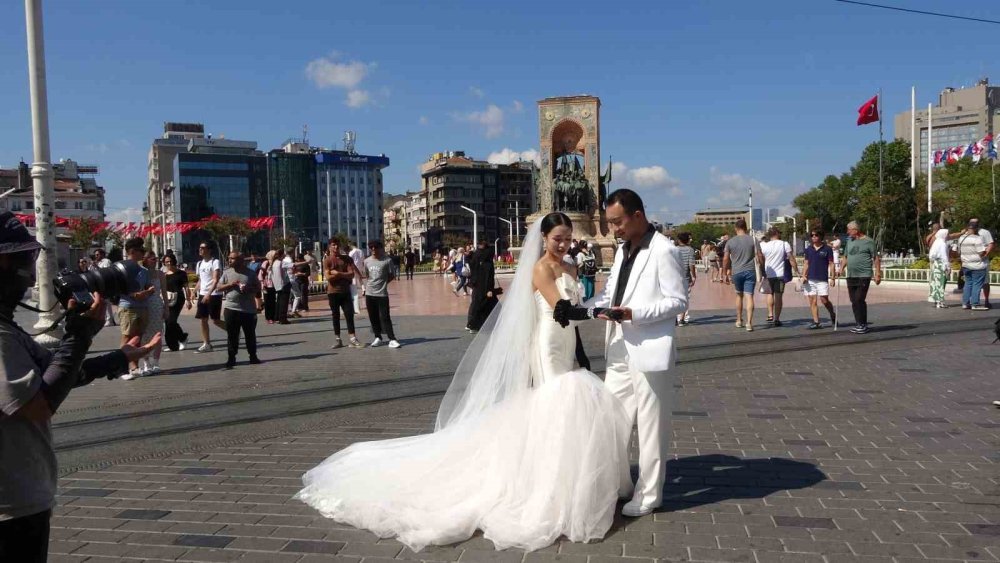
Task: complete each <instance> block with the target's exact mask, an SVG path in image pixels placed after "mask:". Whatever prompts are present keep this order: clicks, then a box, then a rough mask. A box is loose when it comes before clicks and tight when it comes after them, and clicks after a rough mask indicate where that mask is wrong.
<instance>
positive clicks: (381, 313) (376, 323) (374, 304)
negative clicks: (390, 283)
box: [365, 295, 396, 340]
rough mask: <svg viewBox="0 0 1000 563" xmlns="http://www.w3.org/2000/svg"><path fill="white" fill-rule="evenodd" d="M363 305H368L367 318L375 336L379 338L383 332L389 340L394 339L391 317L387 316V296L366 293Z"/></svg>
mask: <svg viewBox="0 0 1000 563" xmlns="http://www.w3.org/2000/svg"><path fill="white" fill-rule="evenodd" d="M365 306H366V307H368V320H369V321H371V323H372V334H374V335H375V338H381V336H382V333H383V332H385V334H386V336H388V337H389V340H395V339H396V333H395V332H393V330H392V317H390V316H389V298H388V297H372V296H371V295H366V296H365Z"/></svg>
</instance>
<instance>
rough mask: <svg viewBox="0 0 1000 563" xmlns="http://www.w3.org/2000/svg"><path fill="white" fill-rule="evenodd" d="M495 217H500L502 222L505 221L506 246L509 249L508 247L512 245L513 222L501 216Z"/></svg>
mask: <svg viewBox="0 0 1000 563" xmlns="http://www.w3.org/2000/svg"><path fill="white" fill-rule="evenodd" d="M497 219H500V220H501V221H503V222H504V223H507V248H508V249H509V248H510V247H512V246H514V223H511V222H510V221H509V220H507V219H504V218H503V217H497Z"/></svg>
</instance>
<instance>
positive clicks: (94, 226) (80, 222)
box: [68, 217, 106, 250]
mask: <svg viewBox="0 0 1000 563" xmlns="http://www.w3.org/2000/svg"><path fill="white" fill-rule="evenodd" d="M68 230H69V245H70V247H71V248H77V249H80V250H88V249H89V248H90V247H91V246H93V245H94V241H95V240H96V239H97V237H98V233H100V232H101V231H102V230H106V228H105V227H104V226H103V224H102V222H101V221H98V220H97V219H93V218H90V217H82V218H79V219H70V221H69V225H68Z"/></svg>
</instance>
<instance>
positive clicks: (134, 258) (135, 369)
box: [118, 237, 156, 381]
mask: <svg viewBox="0 0 1000 563" xmlns="http://www.w3.org/2000/svg"><path fill="white" fill-rule="evenodd" d="M125 254H126V256H127V257H128V258H127V260H125V262H127V263H131V264H128V265H127V266H126V271H129V272H135V273H134V274H133V275H132V277H131V278H130V279H129V287H130V288H137V290H136V291H134V292H132V293H126V294H124V295H122V296H121V299H120V300H119V301H118V323H119V324H120V325H121V332H122V337H121V344H120V346H125V345H126V344H128V343H129V342H131V341H132V340H133V339H135V338H140V339H141V337H142V334H143V332H145V330H146V324H147V323H149V305H148V304H147V300H148V299H149V297H150V296H151V295H153V293H155V291H156V289H155V288H154V287H153V285H152V284H150V283H149V271H148V270H147V269H146V268H144V267H143V266H142V262H143V259H144V258H145V256H146V251H145V249H144V248H143V241H142V239H141V238H138V237H135V238H130V239H128V240H127V241H125ZM138 375H141V373H140V371H139V365H138V363H131V364H129V372H128V373H127V374H125V375H123V376H122V379H124V380H126V381H128V380H129V379H132V378H134V377H136V376H138Z"/></svg>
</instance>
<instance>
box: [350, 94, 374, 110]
mask: <svg viewBox="0 0 1000 563" xmlns="http://www.w3.org/2000/svg"><path fill="white" fill-rule="evenodd" d="M371 101H372V96H371V94H369V93H368V91H367V90H351V91H349V92H347V99H346V100H344V103H345V104H347V107H352V108H360V107H364V106H365V105H367V104H369V103H371Z"/></svg>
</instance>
